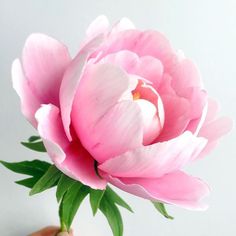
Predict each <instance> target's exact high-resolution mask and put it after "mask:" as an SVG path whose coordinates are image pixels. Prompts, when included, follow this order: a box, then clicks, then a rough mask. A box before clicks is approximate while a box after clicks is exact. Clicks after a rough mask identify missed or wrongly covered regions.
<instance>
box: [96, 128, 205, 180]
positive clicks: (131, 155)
mask: <svg viewBox="0 0 236 236" xmlns="http://www.w3.org/2000/svg"><path fill="white" fill-rule="evenodd" d="M206 143H207V141H206V139H203V138H197V137H195V136H194V135H192V134H191V133H190V132H185V133H184V134H182V135H181V136H179V137H178V138H175V139H172V140H169V141H167V142H163V143H156V144H153V145H149V146H144V147H140V148H137V149H135V150H134V151H129V152H126V153H124V154H122V155H121V156H118V157H115V158H112V159H110V160H108V161H106V162H104V163H103V164H101V165H100V166H99V169H101V170H102V171H104V172H106V173H108V174H110V175H112V176H116V177H143V178H158V177H161V176H163V175H165V174H167V173H169V172H173V171H177V170H179V169H181V168H183V167H184V166H185V165H186V164H187V163H188V162H189V161H191V160H193V159H194V158H195V157H197V156H198V154H199V153H200V152H201V151H202V149H203V148H204V147H205V145H206Z"/></svg>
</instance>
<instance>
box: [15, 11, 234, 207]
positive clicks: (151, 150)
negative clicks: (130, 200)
mask: <svg viewBox="0 0 236 236" xmlns="http://www.w3.org/2000/svg"><path fill="white" fill-rule="evenodd" d="M12 76H13V86H14V88H15V90H16V91H17V93H18V94H19V96H20V99H21V106H22V112H23V114H24V115H25V117H26V118H27V119H28V120H29V121H30V122H31V123H32V125H33V126H34V127H35V128H36V129H37V130H38V132H39V134H40V136H41V137H42V139H43V142H44V145H45V147H46V149H47V152H48V154H49V156H50V157H51V160H52V161H53V163H54V164H55V165H56V166H57V167H58V168H59V169H60V170H61V171H62V172H64V173H65V174H66V175H68V176H70V177H72V178H74V179H76V180H79V181H81V182H82V183H83V184H85V185H88V186H90V187H92V188H95V189H104V188H106V185H107V183H108V182H109V183H111V184H113V185H115V186H117V187H119V188H121V189H123V190H124V191H127V192H129V193H132V194H134V195H137V196H140V197H143V198H146V199H150V200H156V201H161V202H164V203H169V204H174V205H178V206H181V207H184V208H188V209H204V208H205V207H206V205H205V204H204V203H203V202H202V201H201V200H202V198H203V197H204V196H206V195H207V194H208V192H209V189H208V186H207V185H206V184H205V183H204V182H202V181H201V180H200V179H198V178H196V177H193V176H190V175H188V174H186V173H185V172H183V170H182V169H183V168H184V167H185V166H186V165H187V164H188V163H190V162H193V161H194V160H196V159H198V158H200V157H202V156H204V155H206V154H207V153H209V152H210V150H212V148H213V147H214V146H215V145H216V143H217V141H218V139H219V138H220V137H221V136H222V135H224V134H225V133H227V132H228V131H229V130H230V128H231V125H232V124H231V121H230V120H229V119H228V118H217V109H218V106H217V103H216V102H215V101H214V100H212V99H210V98H209V97H208V95H207V92H206V91H205V90H204V87H203V84H202V81H201V78H200V75H199V72H198V70H197V68H196V66H195V65H194V64H193V62H192V61H190V60H189V59H187V58H185V57H184V55H183V53H181V52H178V51H175V50H174V49H173V48H172V47H171V45H170V43H169V41H168V40H167V39H166V38H165V37H164V36H163V35H162V34H161V33H159V32H157V31H141V30H137V29H135V27H134V25H133V24H132V23H131V22H130V21H129V20H128V19H126V18H124V19H122V20H121V21H119V22H118V23H117V24H115V25H114V26H113V27H111V28H110V27H109V22H108V20H107V18H106V17H104V16H100V17H98V18H97V19H96V20H95V21H94V22H93V23H92V24H91V25H90V26H89V28H88V30H87V37H86V40H85V41H84V42H83V43H82V46H81V47H80V50H79V52H78V54H77V55H76V57H75V58H74V59H71V57H70V55H69V53H68V50H67V48H66V47H65V46H64V45H63V44H62V43H60V42H58V41H56V40H55V39H53V38H50V37H48V36H46V35H42V34H33V35H31V36H30V37H29V38H28V39H27V41H26V43H25V47H24V49H23V55H22V60H21V61H20V60H19V59H16V60H15V61H14V63H13V66H12Z"/></svg>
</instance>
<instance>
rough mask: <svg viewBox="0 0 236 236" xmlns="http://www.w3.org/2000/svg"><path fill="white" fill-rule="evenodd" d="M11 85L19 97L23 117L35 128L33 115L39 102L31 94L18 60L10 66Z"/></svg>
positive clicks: (35, 122)
mask: <svg viewBox="0 0 236 236" xmlns="http://www.w3.org/2000/svg"><path fill="white" fill-rule="evenodd" d="M12 83H13V88H14V89H15V90H16V92H17V94H18V95H19V97H20V100H21V110H22V113H23V115H24V116H25V117H26V119H27V120H28V121H29V122H30V123H31V124H32V125H33V126H34V127H35V128H36V127H37V121H36V119H35V117H34V115H35V112H36V111H37V109H38V108H39V107H40V104H41V101H40V100H39V99H38V98H37V97H36V96H35V94H33V92H32V90H31V88H30V85H29V81H28V80H26V78H25V75H24V72H23V69H22V66H21V63H20V60H19V59H16V60H15V61H14V62H13V64H12Z"/></svg>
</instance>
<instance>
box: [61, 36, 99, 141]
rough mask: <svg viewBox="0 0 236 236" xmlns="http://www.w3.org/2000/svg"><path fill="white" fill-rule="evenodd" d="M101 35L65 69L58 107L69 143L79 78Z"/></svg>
mask: <svg viewBox="0 0 236 236" xmlns="http://www.w3.org/2000/svg"><path fill="white" fill-rule="evenodd" d="M102 40H103V35H99V36H97V37H95V38H94V39H92V40H91V41H89V42H88V43H87V44H85V45H84V47H83V48H82V49H81V50H80V51H79V53H78V55H77V56H76V57H75V58H74V59H73V61H72V63H71V64H70V66H69V67H68V68H67V70H66V72H65V74H64V77H63V80H62V83H61V88H60V107H61V116H62V122H63V125H64V129H65V132H66V135H67V137H68V139H69V140H70V141H71V140H72V137H71V134H70V123H71V109H72V104H73V100H74V96H75V93H76V91H77V88H78V86H79V83H80V79H81V76H82V74H83V72H84V69H85V65H86V63H87V59H88V57H89V55H90V53H92V52H93V51H94V50H95V48H96V47H97V46H98V45H99V44H100V43H101V42H102Z"/></svg>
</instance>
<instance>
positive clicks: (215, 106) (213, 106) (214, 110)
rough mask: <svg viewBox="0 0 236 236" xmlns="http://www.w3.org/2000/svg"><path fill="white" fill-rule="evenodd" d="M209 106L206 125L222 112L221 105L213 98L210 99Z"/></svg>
mask: <svg viewBox="0 0 236 236" xmlns="http://www.w3.org/2000/svg"><path fill="white" fill-rule="evenodd" d="M207 104H208V106H207V115H206V119H205V122H204V123H205V124H207V123H208V122H210V121H212V120H214V119H215V118H216V117H217V115H218V112H219V111H220V106H219V103H218V102H217V101H216V100H214V99H213V98H210V97H209V98H208V103H207Z"/></svg>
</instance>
